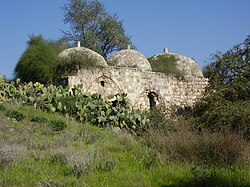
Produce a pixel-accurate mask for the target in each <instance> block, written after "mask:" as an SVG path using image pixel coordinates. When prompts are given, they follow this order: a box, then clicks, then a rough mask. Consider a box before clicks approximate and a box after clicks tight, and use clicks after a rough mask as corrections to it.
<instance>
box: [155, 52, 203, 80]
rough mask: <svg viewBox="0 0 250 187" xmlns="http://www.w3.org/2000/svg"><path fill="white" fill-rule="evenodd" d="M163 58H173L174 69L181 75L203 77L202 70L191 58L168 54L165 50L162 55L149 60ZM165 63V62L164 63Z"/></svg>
mask: <svg viewBox="0 0 250 187" xmlns="http://www.w3.org/2000/svg"><path fill="white" fill-rule="evenodd" d="M164 56H166V57H167V56H169V57H170V56H172V57H174V58H175V67H176V69H177V70H179V71H180V72H181V73H182V74H183V75H190V76H195V77H203V73H202V70H201V68H200V66H199V64H198V63H197V62H196V61H195V60H193V59H192V58H189V57H186V56H183V55H180V54H176V53H168V51H167V50H166V49H165V50H164V53H161V54H157V55H154V56H153V57H151V59H153V60H156V61H157V58H161V57H164ZM166 63H167V62H166Z"/></svg>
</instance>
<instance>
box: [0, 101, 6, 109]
mask: <svg viewBox="0 0 250 187" xmlns="http://www.w3.org/2000/svg"><path fill="white" fill-rule="evenodd" d="M5 110H6V107H5V106H4V105H3V104H2V103H0V111H5Z"/></svg>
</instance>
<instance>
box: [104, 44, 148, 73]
mask: <svg viewBox="0 0 250 187" xmlns="http://www.w3.org/2000/svg"><path fill="white" fill-rule="evenodd" d="M107 61H108V64H110V65H112V66H116V67H129V68H138V69H140V70H142V71H151V70H152V68H151V65H150V63H149V62H148V60H147V58H146V57H144V55H143V54H141V53H139V52H138V51H135V50H132V49H125V50H121V51H118V52H116V53H115V54H113V55H112V56H111V57H109V58H108V59H107Z"/></svg>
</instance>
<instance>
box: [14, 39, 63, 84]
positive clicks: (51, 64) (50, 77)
mask: <svg viewBox="0 0 250 187" xmlns="http://www.w3.org/2000/svg"><path fill="white" fill-rule="evenodd" d="M27 43H28V47H27V49H26V50H25V51H24V53H23V54H22V56H21V58H20V59H19V61H18V63H17V65H16V67H15V76H16V78H20V79H21V80H22V81H24V82H29V81H33V82H41V83H44V84H50V83H55V80H56V78H57V73H56V67H57V65H58V58H57V55H58V53H59V52H60V51H61V50H63V49H64V48H65V45H62V41H46V40H44V39H43V37H42V36H41V35H37V36H35V35H33V36H30V39H29V41H28V42H27Z"/></svg>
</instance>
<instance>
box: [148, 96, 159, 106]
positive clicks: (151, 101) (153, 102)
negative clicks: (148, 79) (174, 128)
mask: <svg viewBox="0 0 250 187" xmlns="http://www.w3.org/2000/svg"><path fill="white" fill-rule="evenodd" d="M147 96H148V101H149V107H150V109H155V108H156V107H157V105H158V103H159V102H158V96H157V94H156V93H155V92H149V93H148V95H147Z"/></svg>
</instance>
